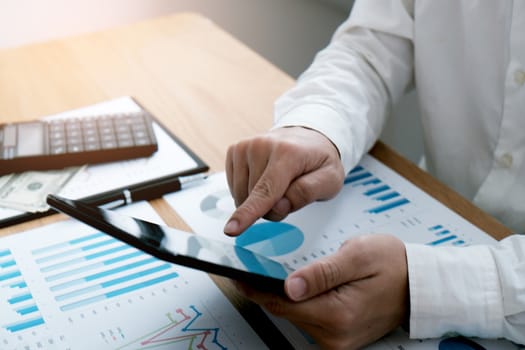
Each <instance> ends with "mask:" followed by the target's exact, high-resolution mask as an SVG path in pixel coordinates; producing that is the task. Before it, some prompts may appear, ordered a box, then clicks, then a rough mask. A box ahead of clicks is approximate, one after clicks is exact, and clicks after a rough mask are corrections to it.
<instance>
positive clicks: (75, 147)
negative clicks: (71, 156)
mask: <svg viewBox="0 0 525 350" xmlns="http://www.w3.org/2000/svg"><path fill="white" fill-rule="evenodd" d="M83 150H84V147H83V146H82V145H81V144H79V143H76V144H68V145H67V151H68V152H69V153H78V152H82V151H83Z"/></svg>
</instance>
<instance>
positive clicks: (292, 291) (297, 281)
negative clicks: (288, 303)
mask: <svg viewBox="0 0 525 350" xmlns="http://www.w3.org/2000/svg"><path fill="white" fill-rule="evenodd" d="M287 287H288V288H287V292H288V296H289V297H290V298H291V299H292V300H301V299H302V298H303V297H304V296H305V295H306V281H305V280H304V279H303V278H301V277H294V278H292V279H290V280H289V281H288V286H287Z"/></svg>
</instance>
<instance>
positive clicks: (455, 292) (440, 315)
mask: <svg viewBox="0 0 525 350" xmlns="http://www.w3.org/2000/svg"><path fill="white" fill-rule="evenodd" d="M405 246H406V251H407V261H408V274H409V288H410V337H411V338H419V339H421V338H435V337H440V336H443V335H445V334H447V333H450V332H454V333H460V334H462V335H465V336H480V337H484V338H495V337H498V336H501V334H502V322H501V320H502V319H503V302H502V300H503V299H502V293H501V287H500V283H499V278H498V272H497V267H496V263H495V261H494V258H493V256H492V254H491V252H490V249H489V247H487V246H470V247H462V248H459V247H429V246H424V245H420V244H409V243H407V244H405Z"/></svg>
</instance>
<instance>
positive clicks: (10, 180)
mask: <svg viewBox="0 0 525 350" xmlns="http://www.w3.org/2000/svg"><path fill="white" fill-rule="evenodd" d="M81 168H82V167H74V168H65V169H61V170H50V171H27V172H23V173H17V174H10V175H6V176H2V177H1V178H0V207H4V208H10V209H15V210H21V211H24V212H29V213H37V212H43V211H47V210H48V209H49V206H48V205H47V203H46V197H47V195H48V194H50V193H53V194H56V193H58V192H59V191H60V190H61V189H62V188H63V187H64V186H65V185H66V184H67V183H68V181H69V180H70V179H71V178H72V177H73V176H74V175H75V174H76V173H77V172H78V171H79V170H80V169H81Z"/></svg>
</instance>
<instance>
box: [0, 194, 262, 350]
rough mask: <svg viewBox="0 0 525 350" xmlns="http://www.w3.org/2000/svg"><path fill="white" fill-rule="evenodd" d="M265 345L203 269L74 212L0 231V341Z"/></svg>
mask: <svg viewBox="0 0 525 350" xmlns="http://www.w3.org/2000/svg"><path fill="white" fill-rule="evenodd" d="M119 211H123V212H124V213H126V214H128V215H132V216H136V217H139V218H142V219H145V220H149V221H153V222H157V223H161V220H160V219H159V217H158V216H156V214H155V212H154V211H153V209H152V208H151V207H150V206H149V205H148V204H147V203H146V202H141V203H137V204H134V205H132V206H128V207H125V208H122V209H119ZM265 348H266V346H265V345H264V343H263V342H262V341H261V340H260V338H259V337H258V336H257V335H256V334H255V332H254V331H253V330H252V329H251V328H250V327H249V325H248V324H247V323H246V321H245V320H244V319H243V318H242V316H241V315H240V314H239V313H238V311H237V310H236V309H235V308H234V306H233V305H232V304H231V303H230V302H229V300H228V299H226V297H225V296H224V295H223V294H222V292H221V291H220V290H219V289H218V287H217V286H216V285H215V284H214V283H213V281H212V280H211V279H210V278H209V276H208V275H207V274H205V273H204V272H201V271H197V270H192V269H188V268H184V267H181V266H176V265H173V264H170V263H166V262H164V261H161V260H158V259H156V258H154V257H152V256H150V255H148V254H146V253H144V252H142V251H139V250H137V249H135V248H132V247H131V246H129V245H127V244H124V243H122V242H120V241H117V240H115V239H114V238H112V237H110V236H108V235H105V234H103V233H100V232H97V231H96V230H94V229H93V228H91V227H89V226H87V225H84V224H82V223H80V222H78V221H74V220H67V221H63V222H58V223H55V224H51V225H48V226H43V227H40V228H37V229H34V230H31V231H27V232H25V233H21V234H16V235H11V236H8V237H5V238H2V239H0V349H9V350H13V349H21V350H32V349H46V350H48V349H60V350H65V349H71V350H76V349H86V350H88V349H89V350H91V349H98V350H103V349H122V350H128V349H129V350H131V349H134V350H138V349H166V350H167V349H170V350H171V349H265Z"/></svg>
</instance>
